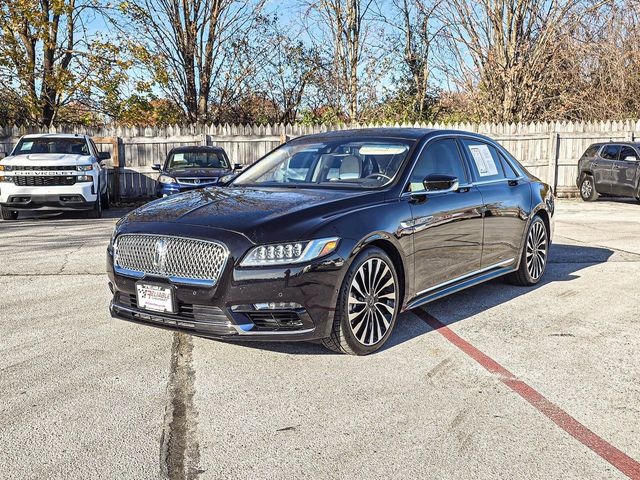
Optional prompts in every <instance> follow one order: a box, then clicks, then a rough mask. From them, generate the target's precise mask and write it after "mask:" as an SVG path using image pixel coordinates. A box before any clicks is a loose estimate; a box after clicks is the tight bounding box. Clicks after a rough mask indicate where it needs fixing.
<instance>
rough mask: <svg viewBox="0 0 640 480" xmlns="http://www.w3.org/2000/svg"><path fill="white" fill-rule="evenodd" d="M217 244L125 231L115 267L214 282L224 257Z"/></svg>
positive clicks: (220, 247) (220, 245)
mask: <svg viewBox="0 0 640 480" xmlns="http://www.w3.org/2000/svg"><path fill="white" fill-rule="evenodd" d="M227 256H228V253H227V249H226V248H225V247H224V246H223V245H222V244H220V243H217V242H210V241H204V240H196V239H192V238H182V237H172V236H165V235H144V234H125V235H121V236H120V237H118V239H117V241H116V253H115V266H116V267H119V268H121V269H126V270H129V271H132V272H136V273H141V274H149V275H159V276H162V277H174V278H180V279H188V280H209V281H212V282H213V283H216V282H217V280H218V278H219V276H220V274H221V273H222V270H223V269H224V265H225V263H226V260H227Z"/></svg>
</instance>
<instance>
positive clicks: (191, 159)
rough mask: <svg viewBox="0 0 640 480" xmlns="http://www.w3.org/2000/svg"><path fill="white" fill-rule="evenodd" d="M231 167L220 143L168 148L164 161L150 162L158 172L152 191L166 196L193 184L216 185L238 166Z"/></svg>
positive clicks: (184, 190) (189, 187)
mask: <svg viewBox="0 0 640 480" xmlns="http://www.w3.org/2000/svg"><path fill="white" fill-rule="evenodd" d="M241 168H242V166H241V165H239V164H236V165H235V166H234V167H233V168H232V167H231V163H230V162H229V157H228V156H227V153H226V152H225V151H224V150H223V149H222V148H220V147H198V146H191V147H178V148H174V149H172V150H170V151H169V153H168V154H167V158H166V160H165V162H164V163H163V164H162V165H161V164H156V165H154V166H153V169H154V170H157V171H158V172H160V175H159V176H158V180H157V181H156V194H157V196H158V197H166V196H167V195H171V194H174V193H179V192H186V191H188V190H193V189H195V188H203V187H209V186H212V185H220V184H221V183H223V179H224V178H225V177H226V176H229V175H231V174H232V173H233V172H234V171H236V170H239V169H241Z"/></svg>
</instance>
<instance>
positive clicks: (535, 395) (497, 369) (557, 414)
mask: <svg viewBox="0 0 640 480" xmlns="http://www.w3.org/2000/svg"><path fill="white" fill-rule="evenodd" d="M412 312H413V313H414V314H415V315H417V316H418V317H420V318H421V319H422V320H424V321H425V322H426V323H427V325H429V326H430V327H431V328H433V329H434V330H436V331H437V332H438V333H440V334H441V335H442V336H443V337H445V338H446V339H447V340H449V341H450V342H451V343H453V344H454V345H455V346H456V347H458V348H459V349H460V350H462V351H463V352H464V353H466V354H467V355H469V356H470V357H471V358H473V359H474V360H475V361H476V362H478V363H479V364H480V365H482V367H484V368H485V369H486V370H488V371H490V372H492V373H496V374H498V375H500V376H501V381H502V383H504V384H505V385H506V386H507V387H509V388H510V389H511V390H513V391H514V392H516V393H517V394H518V395H520V396H521V397H522V398H524V399H525V400H526V401H527V402H529V403H530V404H531V405H532V406H533V407H534V408H535V409H536V410H538V411H539V412H540V413H542V414H543V415H545V416H546V417H547V418H549V419H550V420H551V421H552V422H553V423H555V424H556V425H558V426H559V427H560V428H561V429H563V430H564V431H565V432H567V433H568V434H569V435H571V436H572V437H573V438H575V439H576V440H578V441H579V442H580V443H582V444H583V445H585V446H587V447H589V448H590V449H591V450H593V451H594V452H595V453H596V454H597V455H599V456H600V457H601V458H603V459H604V460H606V461H607V462H609V463H610V464H611V465H613V466H614V467H616V468H617V469H618V470H620V471H621V472H622V473H624V474H625V475H626V476H628V477H629V478H632V479H634V480H640V463H639V462H637V461H636V460H634V459H633V458H631V457H630V456H629V455H627V454H626V453H624V452H623V451H621V450H618V449H617V448H616V447H614V446H613V445H611V444H610V443H609V442H607V441H606V440H604V439H603V438H602V437H599V436H598V435H596V434H595V433H593V432H592V431H591V430H589V429H588V428H587V427H585V426H584V425H582V424H581V423H580V422H579V421H578V420H576V419H575V418H573V417H572V416H571V415H569V414H568V413H567V412H565V411H564V410H562V409H561V408H560V407H558V406H557V405H555V404H554V403H552V402H550V401H549V400H548V399H547V398H545V397H544V395H542V394H541V393H540V392H538V391H537V390H535V389H534V388H532V387H530V386H529V385H527V384H526V383H525V382H523V381H522V380H518V379H517V378H516V376H515V375H514V374H513V373H511V372H510V371H509V370H507V369H506V368H504V367H503V366H502V365H500V364H499V363H498V362H496V361H495V360H493V359H492V358H491V357H489V356H488V355H486V354H484V353H482V352H481V351H480V350H478V349H477V348H476V347H474V346H473V345H471V344H470V343H469V342H467V341H466V340H464V339H463V338H461V337H460V336H458V335H457V334H456V333H454V332H453V330H451V329H450V328H449V327H447V326H446V325H445V324H444V323H442V322H441V321H440V320H438V319H437V318H435V317H433V316H432V315H429V314H428V313H427V312H425V311H424V310H422V309H420V308H417V309H415V310H412Z"/></svg>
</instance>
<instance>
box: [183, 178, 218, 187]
mask: <svg viewBox="0 0 640 480" xmlns="http://www.w3.org/2000/svg"><path fill="white" fill-rule="evenodd" d="M176 180H178V183H179V184H180V185H207V184H209V183H216V182H217V181H218V177H196V178H187V177H182V178H176Z"/></svg>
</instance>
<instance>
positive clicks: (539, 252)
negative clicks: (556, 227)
mask: <svg viewBox="0 0 640 480" xmlns="http://www.w3.org/2000/svg"><path fill="white" fill-rule="evenodd" d="M526 259H527V271H528V272H529V275H530V276H531V278H532V279H534V280H537V279H538V278H540V277H541V276H542V274H543V273H544V267H545V265H546V263H547V230H546V228H545V226H544V223H542V221H537V222H535V223H534V224H533V226H532V227H531V230H529V236H528V238H527V257H526Z"/></svg>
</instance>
